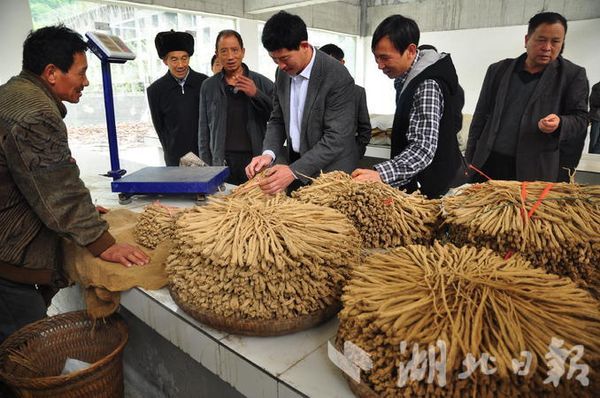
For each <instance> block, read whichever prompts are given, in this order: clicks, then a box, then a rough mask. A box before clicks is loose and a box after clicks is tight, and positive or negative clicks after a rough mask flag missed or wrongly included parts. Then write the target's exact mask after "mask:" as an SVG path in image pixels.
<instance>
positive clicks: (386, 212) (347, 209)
mask: <svg viewBox="0 0 600 398" xmlns="http://www.w3.org/2000/svg"><path fill="white" fill-rule="evenodd" d="M292 196H293V197H294V198H296V199H298V200H300V201H302V202H306V203H313V204H316V205H321V206H327V207H331V208H332V209H336V210H339V211H341V212H342V213H344V214H345V215H346V217H348V218H349V219H350V221H352V224H354V226H355V227H356V228H357V229H358V231H359V233H360V236H361V238H362V242H363V246H364V248H386V247H395V246H403V245H409V244H414V243H423V244H429V243H431V241H432V239H433V235H434V232H435V227H436V223H437V220H438V215H439V209H440V206H439V201H438V200H428V199H426V198H425V197H424V196H422V195H419V194H416V193H415V194H412V195H408V194H406V193H404V192H402V191H399V190H397V189H395V188H392V187H391V186H389V185H387V184H384V183H382V182H356V181H353V180H352V178H351V177H350V176H349V175H348V174H346V173H343V172H339V171H336V172H331V173H326V174H321V176H320V177H318V178H317V179H315V180H314V181H313V183H312V184H311V185H309V186H306V187H303V188H300V189H299V190H298V191H296V192H294V193H293V194H292Z"/></svg>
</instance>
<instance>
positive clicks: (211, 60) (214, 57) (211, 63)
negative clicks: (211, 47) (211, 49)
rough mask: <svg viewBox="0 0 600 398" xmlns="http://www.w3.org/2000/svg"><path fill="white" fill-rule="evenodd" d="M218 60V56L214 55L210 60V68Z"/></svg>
mask: <svg viewBox="0 0 600 398" xmlns="http://www.w3.org/2000/svg"><path fill="white" fill-rule="evenodd" d="M216 60H217V54H213V56H212V58H211V59H210V67H211V68H212V67H213V65H214V64H215V61H216Z"/></svg>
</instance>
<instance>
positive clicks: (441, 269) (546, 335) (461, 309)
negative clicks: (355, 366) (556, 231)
mask: <svg viewBox="0 0 600 398" xmlns="http://www.w3.org/2000/svg"><path fill="white" fill-rule="evenodd" d="M342 300H343V303H344V309H343V310H342V312H340V314H339V318H340V328H339V331H338V344H343V343H344V342H345V341H351V342H352V343H354V344H356V345H357V346H358V347H360V348H361V349H363V350H364V351H366V352H367V353H369V354H370V355H371V360H372V362H373V367H372V369H371V370H370V371H368V372H363V376H362V382H363V383H366V385H367V386H369V387H370V388H371V389H372V390H373V391H375V392H376V393H378V394H380V395H381V396H384V397H399V396H402V397H438V396H441V397H463V396H474V397H498V396H506V397H557V396H562V397H575V396H577V397H580V396H593V392H594V391H596V392H597V391H598V388H599V386H598V379H597V377H596V375H597V372H595V371H594V369H593V365H594V364H595V365H596V366H597V365H598V363H599V362H598V359H599V358H600V341H599V340H598V336H600V306H599V304H598V302H597V301H596V300H595V299H593V298H592V297H591V295H590V294H589V293H588V292H587V291H585V290H582V289H579V288H578V287H576V285H575V284H574V283H573V282H572V281H571V280H569V279H568V278H561V277H559V276H557V275H552V274H548V273H546V272H545V271H544V270H542V269H539V268H533V267H531V266H530V264H529V263H528V262H527V261H525V260H523V258H522V257H520V256H519V255H515V256H513V257H512V258H511V259H509V260H504V259H503V258H502V257H500V256H498V255H497V254H495V253H494V252H492V251H491V250H489V249H477V248H474V247H462V248H457V247H456V246H453V245H451V244H448V245H440V244H438V243H435V244H434V245H433V246H432V247H430V248H427V247H424V246H419V245H413V246H407V247H405V248H397V249H393V250H391V251H389V252H388V253H382V254H375V255H372V256H370V257H369V258H367V261H366V262H365V263H364V264H362V265H361V266H360V267H358V268H357V269H356V270H355V271H353V273H352V279H351V280H350V282H348V285H347V286H346V288H345V289H344V295H343V297H342ZM553 338H557V339H562V340H564V342H565V344H564V346H563V348H566V349H567V350H570V349H571V348H573V346H575V345H579V344H581V345H583V347H584V350H585V351H584V355H583V356H582V357H581V358H580V359H579V360H578V361H577V364H578V365H582V364H587V365H589V371H590V373H589V374H588V377H589V381H590V385H589V386H588V387H584V386H583V385H582V384H581V383H580V382H579V380H575V376H577V375H579V372H580V371H579V370H577V371H576V372H575V375H573V376H572V378H571V379H570V380H567V372H568V371H569V369H570V367H569V364H570V363H571V362H570V360H571V359H573V357H574V356H575V351H574V352H573V353H571V354H570V355H569V357H570V358H568V359H567V360H566V364H565V368H564V371H565V373H564V375H562V378H561V379H560V383H559V385H558V386H557V387H555V386H554V385H553V384H552V383H549V382H546V383H544V380H546V378H547V377H548V371H549V364H550V362H551V358H550V357H549V356H547V354H548V352H549V351H550V349H549V345H550V344H551V342H552V339H553ZM438 340H440V341H443V342H444V343H445V344H446V350H445V353H446V361H445V362H443V364H444V365H445V367H444V368H443V369H442V368H437V369H435V368H433V366H434V365H435V364H432V363H431V362H437V361H441V349H440V346H437V348H435V358H433V359H434V361H431V358H428V355H427V349H428V346H431V347H436V345H437V342H438ZM401 342H405V343H406V347H405V350H404V353H402V352H401V350H400V347H401ZM413 344H418V345H419V350H420V351H425V354H424V358H421V359H425V361H426V362H425V366H424V367H423V366H422V364H419V363H418V361H417V366H416V371H415V373H412V375H411V374H410V373H405V375H404V376H405V379H404V382H405V384H404V383H401V384H403V387H398V385H397V383H398V381H399V377H400V374H399V372H398V366H399V364H401V363H402V364H403V365H404V366H408V365H409V361H410V360H414V359H416V358H415V357H413ZM432 350H433V348H432ZM523 351H529V352H530V353H531V367H530V369H529V372H528V373H527V374H525V375H517V374H515V372H514V370H515V369H517V370H520V371H521V372H523V373H525V369H524V367H520V366H517V367H516V368H513V366H514V365H515V364H514V363H513V359H515V360H518V361H519V362H521V363H524V362H526V361H525V356H524V355H522V354H521V353H522V352H523ZM432 353H433V351H432ZM467 354H472V355H473V358H474V359H475V360H480V359H481V358H482V356H483V354H488V355H489V356H492V357H494V359H495V362H488V363H487V368H488V369H493V368H496V371H495V373H493V374H492V375H486V374H484V373H482V371H481V369H480V368H479V366H477V368H476V369H475V371H474V372H473V373H472V374H471V375H470V376H469V377H466V378H465V379H460V378H459V377H458V375H459V374H460V373H462V372H464V371H465V370H466V366H465V362H463V361H465V359H466V358H467ZM427 360H429V361H431V362H427ZM408 367H409V368H410V366H408ZM418 369H422V370H423V373H421V374H419V371H418ZM432 369H433V374H434V375H435V377H433V378H432V379H431V380H430V381H429V382H428V377H429V374H430V373H429V372H431V371H432ZM440 369H442V370H441V374H443V375H444V376H445V379H446V381H445V386H443V387H442V386H440V384H443V383H440V379H439V378H438V375H439V374H440ZM444 369H445V372H443V370H444ZM554 370H555V371H557V369H556V368H555V369H554ZM573 370H575V369H573ZM464 376H465V375H464ZM558 376H559V377H560V376H561V374H558Z"/></svg>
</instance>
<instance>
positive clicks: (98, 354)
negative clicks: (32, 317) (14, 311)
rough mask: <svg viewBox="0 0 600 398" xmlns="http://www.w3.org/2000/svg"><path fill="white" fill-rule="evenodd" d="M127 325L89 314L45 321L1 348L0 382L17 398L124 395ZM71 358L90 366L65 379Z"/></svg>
mask: <svg viewBox="0 0 600 398" xmlns="http://www.w3.org/2000/svg"><path fill="white" fill-rule="evenodd" d="M127 337H128V332H127V325H126V324H125V321H124V320H123V319H122V318H121V316H119V315H118V314H114V315H112V316H110V317H109V318H106V319H98V320H93V319H91V318H89V317H88V315H87V314H86V312H85V311H77V312H69V313H65V314H61V315H57V316H53V317H49V318H45V319H42V320H40V321H37V322H35V323H32V324H30V325H27V326H25V327H24V328H22V329H20V330H18V331H17V332H15V333H13V334H12V335H10V336H9V337H8V338H7V339H6V340H5V341H4V342H3V343H2V345H0V379H2V381H3V382H5V383H6V384H7V385H8V386H10V387H11V389H12V390H13V391H14V392H15V393H16V395H17V396H18V397H23V398H25V397H27V398H29V397H32V398H33V397H36V398H37V397H40V398H41V397H48V398H50V397H52V398H57V397H61V398H90V397H94V398H117V397H123V361H122V354H123V349H124V348H125V344H126V343H127ZM67 358H73V359H78V360H81V361H84V362H88V363H90V364H91V366H89V367H88V368H86V369H82V370H79V371H76V372H73V373H70V374H68V375H61V374H60V373H61V371H62V369H63V367H64V364H65V361H66V359H67Z"/></svg>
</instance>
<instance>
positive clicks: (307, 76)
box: [294, 46, 317, 80]
mask: <svg viewBox="0 0 600 398" xmlns="http://www.w3.org/2000/svg"><path fill="white" fill-rule="evenodd" d="M310 48H311V49H312V56H311V58H310V62H309V63H308V65H306V67H305V68H304V69H302V72H300V73H298V75H296V76H294V78H298V77H299V76H302V77H303V78H305V79H306V80H310V73H311V72H312V68H313V65H314V63H315V56H316V54H317V50H316V49H315V48H314V47H313V46H310Z"/></svg>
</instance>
